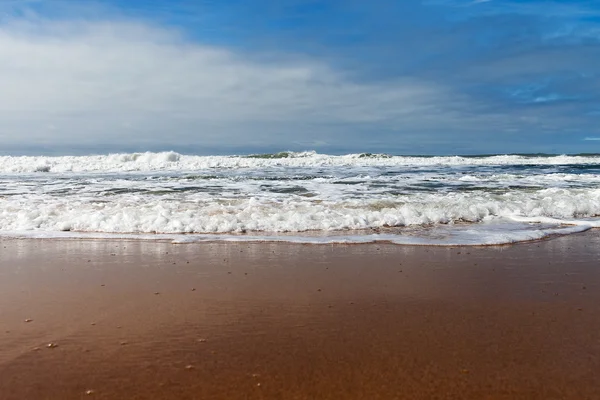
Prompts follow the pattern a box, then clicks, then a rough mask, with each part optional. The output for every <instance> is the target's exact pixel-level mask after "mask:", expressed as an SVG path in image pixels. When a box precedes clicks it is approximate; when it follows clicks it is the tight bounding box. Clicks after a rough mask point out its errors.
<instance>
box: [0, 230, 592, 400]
mask: <svg viewBox="0 0 600 400" xmlns="http://www.w3.org/2000/svg"><path fill="white" fill-rule="evenodd" d="M0 250H1V253H0V399H2V400H13V399H36V400H37V399H57V400H58V399H61V400H68V399H82V398H97V399H524V400H525V399H527V400H532V399H544V400H548V399H577V400H580V399H598V398H600V380H598V371H600V231H598V230H595V231H589V232H587V233H583V234H576V235H570V236H565V237H558V238H553V239H551V240H545V241H540V242H531V243H524V244H518V245H509V246H495V247H419V246H398V245H384V244H370V245H294V244H281V243H278V244H268V243H262V244H261V243H255V244H252V243H250V244H249V243H237V244H236V243H212V244H210V243H204V244H180V245H176V244H171V243H160V242H158V243H157V242H149V241H146V242H144V241H101V240H95V241H86V240H31V239H30V240H23V239H22V240H14V239H0Z"/></svg>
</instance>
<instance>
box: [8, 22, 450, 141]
mask: <svg viewBox="0 0 600 400" xmlns="http://www.w3.org/2000/svg"><path fill="white" fill-rule="evenodd" d="M451 100H453V101H454V102H455V103H456V102H457V101H460V99H459V98H458V97H457V96H452V95H451V93H449V92H448V91H447V90H446V89H444V88H441V87H438V86H434V85H432V84H428V83H426V82H420V81H415V80H408V79H407V80H399V81H398V80H397V81H394V82H385V83H356V82H352V81H351V80H349V79H347V78H346V77H345V76H344V74H343V73H341V72H339V71H336V70H334V69H332V68H331V67H329V66H327V65H325V64H323V63H321V62H319V61H318V60H311V59H306V58H305V59H298V58H297V57H296V58H295V59H294V60H290V59H284V58H281V57H280V58H279V59H277V58H275V59H273V57H271V59H269V60H262V61H260V60H259V61H256V60H250V59H248V58H244V57H243V56H240V55H237V54H234V53H233V52H231V51H228V50H226V49H222V48H217V47H211V46H204V45H199V44H195V43H191V42H189V41H186V40H184V39H182V38H181V37H180V36H179V35H178V34H177V33H176V32H172V31H167V30H164V29H161V28H157V27H152V26H149V25H144V24H141V23H135V22H123V21H122V22H113V23H111V22H93V23H92V22H60V23H59V22H48V21H36V23H27V22H24V21H12V22H11V23H9V24H5V25H4V26H0V144H15V143H17V144H18V143H28V142H33V143H61V144H68V143H72V144H76V145H78V144H93V143H103V144H106V143H111V144H112V143H153V144H156V143H159V144H160V143H165V144H168V143H169V142H170V141H172V140H175V139H177V140H184V141H189V142H190V143H192V142H193V143H197V144H211V145H218V144H222V143H223V140H224V139H227V138H229V139H230V140H237V141H239V143H240V144H244V143H259V142H260V143H263V144H264V143H273V142H275V143H277V142H281V143H285V142H287V141H291V140H292V138H293V136H294V135H296V134H298V133H299V132H302V131H304V132H306V128H307V127H312V128H314V129H315V132H317V131H320V132H322V133H327V132H332V131H336V130H339V131H341V130H343V129H346V128H344V127H345V126H348V125H356V124H359V125H369V126H374V127H380V128H382V129H396V130H397V129H405V128H406V129H415V128H416V127H418V129H435V128H438V127H440V121H442V122H443V123H448V122H452V121H459V120H460V119H461V118H460V116H459V115H458V113H457V112H456V111H453V109H452V108H443V107H440V106H439V105H443V104H448V103H450V102H451ZM315 135H316V134H315ZM308 136H310V135H308ZM316 139H320V138H319V136H314V137H306V140H308V141H311V140H316Z"/></svg>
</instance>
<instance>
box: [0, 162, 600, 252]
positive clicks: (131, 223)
mask: <svg viewBox="0 0 600 400" xmlns="http://www.w3.org/2000/svg"><path fill="white" fill-rule="evenodd" d="M598 227H600V155H598V154H591V155H585V154H584V155H489V156H488V155H486V156H443V157H430V156H390V155H385V154H369V153H363V154H348V155H340V156H335V155H327V154H318V153H316V152H298V153H295V152H282V153H276V154H261V155H250V156H194V155H181V154H178V153H174V152H162V153H134V154H110V155H93V156H61V157H44V156H39V157H31V156H15V157H12V156H2V157H0V236H3V237H16V238H24V237H33V238H123V239H134V240H135V239H139V240H168V241H172V242H176V243H187V242H202V241H283V242H300V243H315V244H319V243H370V242H392V243H397V244H423V245H495V244H507V243H515V242H521V241H529V240H536V239H542V238H545V237H548V236H552V235H566V234H572V233H577V232H582V231H585V230H588V229H592V228H598Z"/></svg>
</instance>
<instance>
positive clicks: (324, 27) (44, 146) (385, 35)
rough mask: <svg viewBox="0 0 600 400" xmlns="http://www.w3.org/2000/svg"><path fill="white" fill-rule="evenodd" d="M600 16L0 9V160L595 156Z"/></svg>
mask: <svg viewBox="0 0 600 400" xmlns="http://www.w3.org/2000/svg"><path fill="white" fill-rule="evenodd" d="M599 73H600V2H599V1H597V0H595V1H591V0H582V1H565V0H563V1H557V0H555V1H539V0H521V1H516V0H506V1H502V0H487V1H485V0H464V1H463V0H404V1H391V0H390V1H385V0H373V1H369V2H366V1H358V0H346V1H341V0H339V1H338V0H331V1H319V0H313V1H308V0H304V1H303V0H279V1H274V0H273V1H268V0H255V1H252V2H249V1H241V0H230V1H227V0H221V1H216V0H205V1H201V0H200V1H188V0H173V1H168V2H167V1H158V0H145V1H143V0H128V1H126V0H112V1H108V0H107V1H98V2H94V1H85V2H83V1H82V2H75V1H71V0H64V1H62V0H4V1H3V2H2V3H0V152H1V153H4V154H11V153H15V154H17V153H19V154H20V153H52V154H61V153H105V152H116V151H145V150H152V151H158V150H176V151H181V152H186V153H190V152H194V153H202V154H207V153H248V152H262V151H278V150H287V149H290V150H307V149H314V150H317V151H319V152H323V153H345V152H363V151H370V152H386V153H397V154H475V153H507V152H513V153H514V152H516V153H535V152H544V153H580V152H600V140H598V139H599V138H600V80H599V78H598V74H599Z"/></svg>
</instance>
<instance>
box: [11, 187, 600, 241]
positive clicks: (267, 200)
mask: <svg viewBox="0 0 600 400" xmlns="http://www.w3.org/2000/svg"><path fill="white" fill-rule="evenodd" d="M598 215H600V189H559V188H552V189H545V190H538V191H535V192H530V191H514V192H508V193H504V194H502V195H498V194H495V193H493V192H467V193H442V194H439V193H429V194H424V193H416V194H412V195H405V196H402V197H400V198H395V197H392V196H387V197H386V196H380V197H379V198H373V197H366V198H352V199H329V200H327V199H319V198H317V199H315V198H310V197H309V198H304V197H301V196H287V197H285V196H280V197H273V196H269V195H266V196H263V197H259V196H254V197H250V198H244V197H236V196H229V197H219V198H216V199H215V198H213V197H211V196H209V195H206V194H198V193H191V194H187V193H185V192H184V193H180V194H177V193H174V194H172V195H169V196H151V195H140V194H137V193H127V194H124V195H119V196H112V197H111V198H110V199H108V200H104V199H103V198H102V197H97V196H96V197H92V196H78V197H75V198H73V197H61V196H47V195H44V194H37V195H26V196H25V195H21V196H9V197H6V198H4V199H2V200H1V201H0V230H2V231H32V230H40V231H79V232H106V233H142V234H143V233H230V232H248V231H260V232H304V231H334V230H359V229H370V228H381V227H402V226H424V225H429V224H453V223H458V222H470V223H477V222H482V221H486V220H489V219H493V218H505V219H511V220H519V221H524V219H527V218H529V221H535V222H551V223H554V224H561V223H569V224H588V225H594V224H595V223H596V222H594V221H590V220H584V218H593V217H596V216H598ZM548 218H551V220H548Z"/></svg>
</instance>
